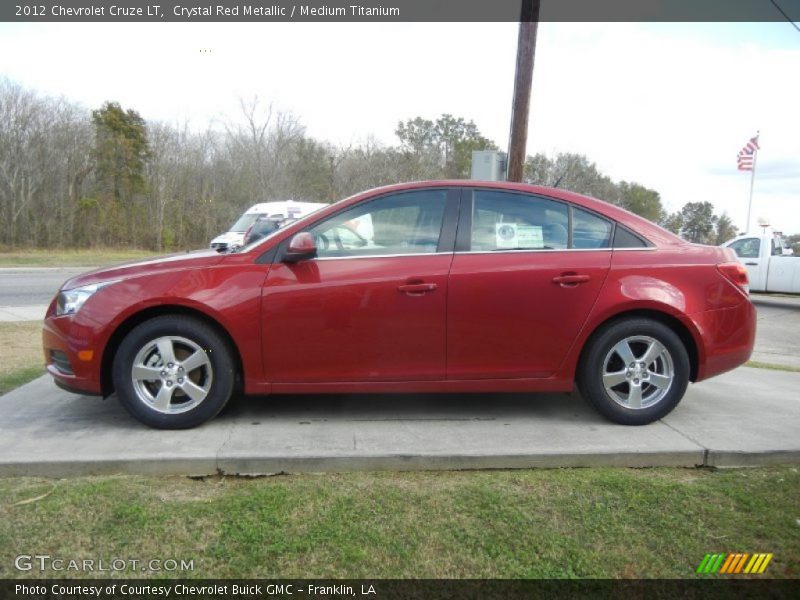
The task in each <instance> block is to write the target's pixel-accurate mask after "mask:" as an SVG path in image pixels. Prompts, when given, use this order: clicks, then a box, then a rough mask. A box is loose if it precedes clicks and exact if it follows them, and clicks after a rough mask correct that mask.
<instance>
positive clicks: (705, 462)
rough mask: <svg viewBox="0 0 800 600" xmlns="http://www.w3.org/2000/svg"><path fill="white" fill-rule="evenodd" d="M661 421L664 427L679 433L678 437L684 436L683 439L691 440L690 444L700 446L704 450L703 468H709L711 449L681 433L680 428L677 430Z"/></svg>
mask: <svg viewBox="0 0 800 600" xmlns="http://www.w3.org/2000/svg"><path fill="white" fill-rule="evenodd" d="M659 421H660V422H661V423H663V424H664V425H666V426H667V427H669V428H670V429H672V431H674V432H675V433H677V434H678V435H680V436H682V437H684V438H686V439H687V440H689V441H690V442H692V443H693V444H696V445H697V446H699V447H700V448H702V450H703V466H704V467H707V466H708V453H709V449H708V448H706V447H705V446H704V445H703V444H701V443H700V442H699V441H698V440H696V439H694V438H693V437H692V436H690V435H689V434H688V433H684V432H683V431H681V430H680V429H678V428H676V427H673V426H672V425H670V424H669V423H667V422H666V421H665V420H664V419H659Z"/></svg>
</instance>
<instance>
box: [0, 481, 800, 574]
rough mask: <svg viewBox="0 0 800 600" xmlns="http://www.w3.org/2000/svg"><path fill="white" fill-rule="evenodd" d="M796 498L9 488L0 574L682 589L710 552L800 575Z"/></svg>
mask: <svg viewBox="0 0 800 600" xmlns="http://www.w3.org/2000/svg"><path fill="white" fill-rule="evenodd" d="M798 497H800V473H798V469H797V468H794V467H774V468H754V469H739V470H721V471H712V470H694V469H663V468H662V469H551V470H532V471H477V472H467V471H462V472H414V473H392V472H387V473H383V472H380V473H347V474H319V475H291V476H278V477H271V478H261V479H240V478H214V477H212V478H207V479H204V480H192V479H187V478H179V477H172V478H170V477H133V476H117V477H94V478H75V479H63V480H48V479H34V478H10V479H0V499H2V500H0V577H5V578H9V577H19V576H26V575H25V574H24V573H17V572H16V571H14V570H13V559H14V557H15V556H16V555H17V554H21V553H31V554H32V553H39V554H49V555H51V556H60V557H66V558H85V557H88V558H94V559H100V558H103V559H105V560H107V561H110V560H111V559H113V558H118V557H122V558H125V559H137V560H142V561H145V560H150V559H153V558H159V559H167V558H173V559H177V560H178V561H180V560H181V559H183V560H187V561H188V560H194V570H193V571H191V572H185V573H180V574H175V573H168V574H163V573H162V575H164V576H181V577H187V576H188V577H201V578H210V577H259V578H272V577H288V578H293V577H297V578H318V577H336V578H348V577H353V578H362V577H364V578H366V577H371V578H393V577H398V578H411V577H414V578H428V577H431V578H539V577H547V578H549V577H659V578H684V577H695V576H696V575H695V569H696V568H697V566H698V565H699V564H700V562H701V560H702V559H703V557H704V555H705V554H706V553H707V552H750V553H752V552H772V553H774V555H775V556H774V558H773V559H772V562H771V563H770V565H769V568H768V569H767V572H766V574H765V575H764V576H766V577H798V576H800V520H799V519H800V504H798V501H797V499H798ZM62 574H63V575H70V573H62ZM52 575H53V574H52V573H51V574H50V576H52ZM72 575H73V576H74V573H73V574H72ZM119 575H126V576H141V575H149V576H152V575H158V574H157V573H141V572H136V573H131V572H127V573H120V574H119ZM27 576H41V574H38V573H29V574H28V575H27ZM702 577H725V576H724V575H703V576H702ZM762 577H763V576H762Z"/></svg>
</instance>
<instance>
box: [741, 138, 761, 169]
mask: <svg viewBox="0 0 800 600" xmlns="http://www.w3.org/2000/svg"><path fill="white" fill-rule="evenodd" d="M758 149H759V145H758V134H756V137H753V138H750V141H749V142H747V143H746V144H745V145H744V148H742V149H741V150H739V154H738V155H737V157H736V160H737V163H738V166H739V170H740V171H752V170H753V158H754V156H755V153H756V150H758Z"/></svg>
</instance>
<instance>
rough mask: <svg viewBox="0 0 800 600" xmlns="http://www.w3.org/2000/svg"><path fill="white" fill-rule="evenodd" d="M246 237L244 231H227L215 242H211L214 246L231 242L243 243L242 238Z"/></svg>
mask: <svg viewBox="0 0 800 600" xmlns="http://www.w3.org/2000/svg"><path fill="white" fill-rule="evenodd" d="M243 237H244V231H227V232H225V233H223V234H221V235H218V236H217V237H215V238H214V239H213V240H211V243H212V244H226V243H231V242H237V241H238V242H241V241H242V238H243Z"/></svg>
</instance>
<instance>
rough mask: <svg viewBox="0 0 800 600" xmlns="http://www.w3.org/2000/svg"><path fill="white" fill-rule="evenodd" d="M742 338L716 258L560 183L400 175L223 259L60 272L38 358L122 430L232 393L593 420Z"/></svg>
mask: <svg viewBox="0 0 800 600" xmlns="http://www.w3.org/2000/svg"><path fill="white" fill-rule="evenodd" d="M754 338H755V311H754V308H753V305H752V304H751V303H750V300H749V297H748V281H747V272H746V271H745V270H744V267H742V266H741V264H740V263H739V262H738V261H737V260H736V258H735V256H734V255H733V253H732V251H730V250H728V249H723V248H717V247H708V246H699V245H694V244H690V243H687V242H685V241H683V240H681V239H680V238H678V237H676V236H675V235H673V234H671V233H669V232H668V231H665V230H664V229H661V228H660V227H658V226H656V225H654V224H653V223H651V222H649V221H647V220H645V219H642V218H640V217H638V216H636V215H633V214H631V213H629V212H626V211H624V210H622V209H620V208H617V207H615V206H612V205H610V204H607V203H605V202H602V201H600V200H596V199H593V198H588V197H585V196H580V195H577V194H573V193H570V192H566V191H564V190H558V189H549V188H543V187H536V186H530V185H523V184H511V183H483V182H474V181H434V182H424V183H409V184H402V185H394V186H390V187H384V188H380V189H375V190H371V191H368V192H365V193H363V194H360V195H357V196H354V197H352V198H349V199H347V200H343V201H341V202H338V203H336V204H333V205H331V206H330V207H329V208H326V209H323V210H320V211H319V212H316V213H314V214H312V215H309V216H308V217H306V218H304V219H301V220H300V221H297V222H296V223H293V224H291V225H290V226H288V227H286V228H284V229H280V230H278V231H276V232H274V233H273V234H271V235H269V236H268V237H266V238H264V239H261V240H259V241H257V242H256V243H254V244H251V245H249V246H245V247H244V248H241V249H240V250H238V251H236V252H233V253H228V254H217V253H216V252H213V251H201V252H193V253H187V254H180V255H175V256H171V257H166V258H160V259H156V260H151V261H146V262H140V263H136V264H129V265H123V266H118V267H112V268H107V269H101V270H99V271H94V272H92V273H87V274H85V275H81V276H79V277H76V278H74V279H71V280H69V281H67V282H66V283H65V284H64V286H63V287H62V289H61V290H60V291H59V293H58V295H57V297H56V298H55V299H54V300H53V302H52V303H51V305H50V307H49V309H48V311H47V316H46V319H45V324H44V350H45V356H46V361H47V370H48V371H49V373H50V374H51V375H52V376H53V378H54V379H55V382H56V384H58V385H59V386H61V387H63V388H65V389H67V390H69V391H73V392H76V393H79V394H102V395H104V396H107V395H110V394H112V393H113V392H115V391H116V393H117V396H118V397H119V399H120V401H121V402H122V404H123V405H124V406H125V408H126V409H127V410H128V411H130V413H131V414H132V415H134V416H135V417H136V418H138V419H139V420H141V421H142V422H144V423H146V424H148V425H151V426H154V427H162V428H182V427H192V426H195V425H198V424H200V423H202V422H204V421H206V420H208V419H210V418H212V417H214V416H215V415H216V414H217V413H218V412H219V411H220V410H222V408H223V407H224V406H225V404H226V403H227V402H228V400H229V399H230V397H231V395H233V394H234V393H241V392H243V393H245V394H258V395H264V394H270V393H300V394H304V393H319V392H334V393H354V392H363V393H367V392H504V391H509V392H510V391H513V392H521V391H527V392H567V391H570V390H571V389H572V388H573V385H574V384H575V383H577V385H578V386H579V389H580V391H581V393H582V395H583V396H584V398H586V399H587V400H588V401H589V402H591V404H592V405H594V406H595V408H596V409H597V410H598V411H600V412H601V413H602V414H604V415H605V416H606V417H608V418H610V419H611V420H613V421H616V422H618V423H624V424H632V425H638V424H644V423H649V422H651V421H653V420H655V419H659V418H661V417H663V416H664V415H666V414H667V413H669V412H670V411H671V410H672V409H673V408H675V406H676V405H677V404H678V402H679V401H680V400H681V398H682V396H683V395H684V392H685V391H686V387H687V385H688V382H689V381H700V380H702V379H706V378H708V377H711V376H713V375H717V374H719V373H722V372H723V371H727V370H729V369H733V368H734V367H736V366H738V365H741V364H742V363H744V362H745V361H746V360H747V359H748V358H749V356H750V353H751V351H752V349H753V342H754Z"/></svg>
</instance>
